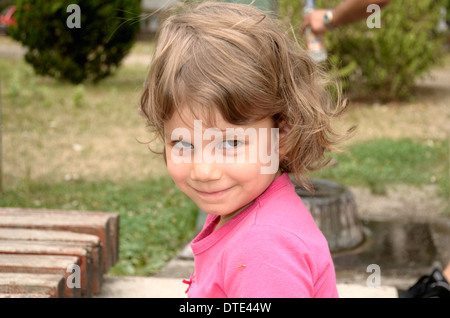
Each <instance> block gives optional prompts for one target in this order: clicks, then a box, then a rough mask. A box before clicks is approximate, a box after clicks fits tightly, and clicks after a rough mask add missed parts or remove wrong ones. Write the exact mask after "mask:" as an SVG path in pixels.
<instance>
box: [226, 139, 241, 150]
mask: <svg viewBox="0 0 450 318" xmlns="http://www.w3.org/2000/svg"><path fill="white" fill-rule="evenodd" d="M242 144H243V142H242V141H240V140H234V139H231V140H225V141H224V142H222V147H223V148H224V149H234V148H237V147H239V146H241V145H242Z"/></svg>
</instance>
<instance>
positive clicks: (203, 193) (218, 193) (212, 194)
mask: <svg viewBox="0 0 450 318" xmlns="http://www.w3.org/2000/svg"><path fill="white" fill-rule="evenodd" d="M231 188H232V187H231ZM231 188H227V189H225V190H220V191H208V192H206V191H200V190H197V189H195V188H194V190H195V191H196V192H197V193H198V194H200V195H201V196H203V197H220V196H221V195H224V194H225V193H227V192H228V191H229V190H230V189H231Z"/></svg>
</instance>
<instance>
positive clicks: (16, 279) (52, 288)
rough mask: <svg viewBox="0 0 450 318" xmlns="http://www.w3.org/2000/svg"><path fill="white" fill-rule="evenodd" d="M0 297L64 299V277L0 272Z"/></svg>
mask: <svg viewBox="0 0 450 318" xmlns="http://www.w3.org/2000/svg"><path fill="white" fill-rule="evenodd" d="M31 295H34V296H31ZM0 297H1V298H17V297H31V298H38V297H51V298H63V297H65V284H64V277H63V276H62V275H52V274H29V273H1V272H0Z"/></svg>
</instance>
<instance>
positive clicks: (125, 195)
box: [0, 38, 450, 275]
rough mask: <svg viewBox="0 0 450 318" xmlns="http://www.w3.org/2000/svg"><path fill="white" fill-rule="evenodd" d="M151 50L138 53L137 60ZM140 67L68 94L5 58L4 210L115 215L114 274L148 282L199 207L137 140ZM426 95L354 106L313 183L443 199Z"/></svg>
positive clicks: (436, 136)
mask: <svg viewBox="0 0 450 318" xmlns="http://www.w3.org/2000/svg"><path fill="white" fill-rule="evenodd" d="M5 41H7V44H8V45H11V46H14V45H17V44H15V43H13V42H8V40H5V38H2V39H0V44H2V43H4V42H5ZM149 47H151V45H147V44H146V43H138V45H137V46H136V48H135V50H136V51H135V52H136V53H137V54H139V55H141V57H142V55H144V56H145V54H146V53H147V51H148V48H149ZM147 69H148V65H145V64H139V63H136V64H132V63H126V64H124V65H123V66H122V67H120V68H119V70H118V72H117V73H116V74H114V75H113V76H111V77H109V78H107V79H106V80H104V81H102V82H100V83H99V84H97V85H93V84H90V83H86V84H83V85H71V84H67V83H63V82H59V81H56V80H53V79H50V78H42V77H39V76H36V75H34V73H33V71H32V69H31V68H30V67H29V66H28V65H27V64H26V63H25V62H24V61H22V60H21V59H20V58H16V57H5V58H3V57H2V58H1V59H0V77H1V81H2V82H1V84H2V86H1V91H2V132H3V158H2V159H3V187H4V189H3V192H2V193H0V206H15V207H32V208H56V209H79V210H98V211H115V212H119V213H120V216H121V223H120V260H119V262H118V264H117V265H116V266H115V267H114V268H113V269H112V270H111V273H113V274H127V275H151V274H153V273H155V272H156V271H158V270H159V269H161V268H162V267H163V266H164V264H165V263H166V262H167V261H168V260H169V259H170V258H172V257H173V256H174V255H175V254H176V253H177V252H178V250H179V248H180V247H181V246H183V244H185V243H186V242H188V241H189V240H190V239H191V238H192V237H193V235H194V231H195V222H196V217H197V211H198V210H197V208H196V207H195V205H194V204H193V203H192V201H191V200H189V199H188V198H187V197H186V196H185V195H184V194H183V193H181V192H180V191H179V190H178V189H177V188H176V187H175V185H174V184H173V182H172V181H171V180H170V178H169V176H168V174H167V172H166V168H165V164H164V161H163V160H162V158H161V157H159V156H156V155H154V154H153V153H151V152H150V151H149V150H148V148H147V145H146V144H143V143H141V142H139V141H142V142H145V141H147V140H149V136H148V132H147V131H146V130H145V122H144V121H143V120H142V118H141V117H140V116H139V114H138V111H137V105H138V103H139V97H140V93H141V89H142V83H143V81H144V79H145V76H146V72H147ZM425 93H426V94H425V95H426V96H425V98H424V99H423V100H422V99H418V101H417V103H414V104H408V105H381V106H376V105H375V106H374V105H365V104H357V105H354V107H353V108H351V109H350V110H349V112H348V113H347V115H346V117H344V122H343V124H344V125H345V126H347V125H352V124H354V123H357V124H359V126H360V129H359V131H358V134H357V136H356V137H355V138H353V139H351V140H350V141H349V142H348V143H347V144H345V149H346V150H347V152H345V153H342V154H335V155H333V159H334V160H333V162H335V163H336V162H337V164H334V165H330V166H329V167H327V168H325V169H324V170H323V171H320V172H317V173H315V174H314V176H315V177H323V178H328V179H333V180H336V181H338V182H340V183H343V184H347V185H357V186H366V187H370V188H371V189H372V191H373V192H375V193H380V194H383V193H385V192H386V191H388V188H389V185H391V184H396V183H400V184H408V185H412V186H419V185H421V184H436V185H438V187H439V189H440V194H441V196H443V197H446V198H448V195H449V190H448V189H449V180H448V175H449V174H448V169H449V167H448V165H449V155H448V153H449V149H448V136H447V135H445V134H442V132H443V131H445V129H447V128H446V127H448V126H449V125H448V124H449V119H450V118H449V117H446V116H445V115H443V114H446V112H448V111H447V109H448V105H447V104H446V103H445V102H444V103H441V102H439V100H438V101H437V102H436V100H435V97H436V96H434V95H433V94H428V93H429V92H428V93H427V92H425ZM427 94H428V95H427ZM439 103H440V104H439Z"/></svg>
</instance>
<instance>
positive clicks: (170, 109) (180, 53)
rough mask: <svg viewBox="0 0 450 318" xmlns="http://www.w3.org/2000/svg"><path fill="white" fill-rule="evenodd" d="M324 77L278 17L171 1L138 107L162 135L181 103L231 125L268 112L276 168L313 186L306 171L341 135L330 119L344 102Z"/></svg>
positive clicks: (224, 5)
mask: <svg viewBox="0 0 450 318" xmlns="http://www.w3.org/2000/svg"><path fill="white" fill-rule="evenodd" d="M329 84H330V83H329V80H328V77H327V76H326V75H325V74H324V72H323V71H322V70H321V69H320V68H319V67H318V66H317V65H316V64H315V63H314V62H313V61H312V60H311V58H310V57H309V56H308V54H307V52H306V51H305V50H304V49H302V48H301V47H300V46H299V45H298V44H297V42H296V41H294V40H293V39H292V38H291V37H290V36H289V35H288V34H287V32H285V31H284V29H283V28H282V27H281V26H280V25H279V23H278V21H277V20H276V19H273V18H271V17H269V16H268V15H267V14H265V13H263V12H262V11H260V10H259V9H257V8H255V7H254V6H252V5H243V4H235V3H224V2H205V3H201V4H199V5H195V6H184V7H183V8H182V9H180V8H176V10H175V13H173V14H171V15H170V16H169V17H168V18H167V19H166V20H165V21H164V23H163V24H162V25H161V28H160V31H159V35H158V42H157V45H156V48H155V52H154V55H153V58H152V63H151V67H150V71H149V75H148V79H147V81H146V83H145V90H144V92H143V95H142V98H141V103H140V107H141V111H142V113H143V115H144V116H145V118H146V119H147V123H148V127H149V129H150V131H151V132H153V133H155V136H157V137H160V138H161V139H163V138H164V122H165V121H166V120H168V119H170V118H171V116H172V114H173V113H174V112H175V111H178V110H180V108H181V107H186V106H188V107H191V110H192V111H193V112H194V114H195V112H197V111H201V112H202V113H203V115H205V114H206V115H208V116H209V118H214V114H215V113H216V112H219V113H220V114H221V115H222V117H223V118H224V119H225V120H226V121H227V122H229V123H232V124H235V125H239V124H248V123H251V122H254V121H258V120H262V119H264V118H267V117H271V118H272V119H273V121H274V124H275V127H278V128H279V130H280V149H283V151H282V155H281V157H280V168H281V169H282V170H283V171H285V172H288V173H291V174H293V175H294V176H295V177H296V179H297V180H298V181H299V182H300V184H302V185H303V186H304V187H305V188H307V189H309V190H311V187H310V184H309V182H308V178H307V174H308V172H309V171H311V170H315V169H318V168H321V167H323V166H324V165H325V164H326V163H327V160H326V159H325V156H324V153H325V152H326V151H331V150H336V149H335V145H336V144H337V142H338V141H339V140H340V137H341V136H340V135H339V134H337V133H335V131H334V130H333V129H332V127H331V122H330V121H331V118H333V117H335V116H338V115H339V114H340V113H341V110H343V109H344V108H345V107H344V105H343V103H341V100H340V93H339V92H340V90H339V86H336V85H335V84H333V85H332V86H330V85H329ZM330 87H337V89H330ZM336 92H338V93H337V94H336ZM283 132H285V133H283Z"/></svg>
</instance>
